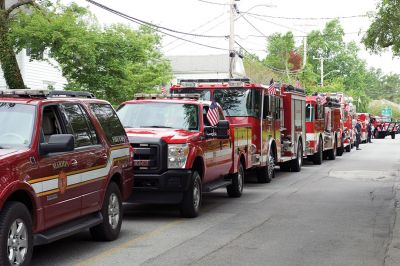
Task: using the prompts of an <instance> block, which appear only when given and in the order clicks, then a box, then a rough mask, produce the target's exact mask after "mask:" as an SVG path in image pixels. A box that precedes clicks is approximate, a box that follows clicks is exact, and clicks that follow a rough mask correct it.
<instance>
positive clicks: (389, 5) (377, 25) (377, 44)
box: [362, 0, 400, 56]
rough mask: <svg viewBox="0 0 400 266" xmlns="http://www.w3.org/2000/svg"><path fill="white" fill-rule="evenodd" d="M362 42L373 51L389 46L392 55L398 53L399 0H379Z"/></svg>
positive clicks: (399, 33)
mask: <svg viewBox="0 0 400 266" xmlns="http://www.w3.org/2000/svg"><path fill="white" fill-rule="evenodd" d="M362 42H363V43H364V45H365V47H366V48H367V49H369V50H371V51H372V52H374V53H380V52H381V51H382V50H383V49H385V48H389V47H390V48H391V49H392V52H393V54H394V55H396V56H399V55H400V1H399V0H381V1H380V2H379V3H378V5H377V12H376V14H375V17H374V19H373V21H372V23H371V25H370V27H369V29H368V30H367V32H366V34H365V35H364V37H363V39H362Z"/></svg>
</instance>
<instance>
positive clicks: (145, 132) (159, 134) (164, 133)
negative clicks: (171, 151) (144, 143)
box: [125, 128, 200, 143]
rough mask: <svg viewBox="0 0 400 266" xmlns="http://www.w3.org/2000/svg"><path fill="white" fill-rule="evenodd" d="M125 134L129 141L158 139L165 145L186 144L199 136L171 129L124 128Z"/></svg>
mask: <svg viewBox="0 0 400 266" xmlns="http://www.w3.org/2000/svg"><path fill="white" fill-rule="evenodd" d="M125 131H126V134H127V135H128V137H129V140H130V142H132V141H131V140H133V141H134V140H135V137H138V138H143V137H145V138H160V139H162V140H164V141H165V142H167V143H186V142H188V141H189V140H193V139H196V138H198V137H199V136H200V133H199V132H192V131H188V130H183V129H171V128H125Z"/></svg>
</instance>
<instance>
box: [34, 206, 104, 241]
mask: <svg viewBox="0 0 400 266" xmlns="http://www.w3.org/2000/svg"><path fill="white" fill-rule="evenodd" d="M102 222H103V216H102V215H101V213H100V212H98V213H95V214H91V215H88V216H84V217H82V218H78V219H75V220H72V221H70V222H67V223H64V224H62V225H59V226H56V227H53V228H51V229H49V230H47V231H44V232H41V233H38V234H35V235H34V237H33V244H34V245H35V246H39V245H45V244H49V243H51V242H54V241H56V240H59V239H61V238H64V237H67V236H71V235H74V234H76V233H79V232H81V231H83V230H86V229H89V228H91V227H93V226H96V225H98V224H101V223H102Z"/></svg>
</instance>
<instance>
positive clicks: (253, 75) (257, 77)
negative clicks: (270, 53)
mask: <svg viewBox="0 0 400 266" xmlns="http://www.w3.org/2000/svg"><path fill="white" fill-rule="evenodd" d="M243 64H244V69H245V71H246V74H247V76H248V77H249V78H250V80H251V81H252V82H254V83H261V84H268V83H269V81H270V80H271V79H274V80H280V79H281V75H279V74H277V73H276V72H274V71H272V70H271V69H269V68H267V67H266V66H265V65H264V64H263V63H262V62H261V61H260V60H259V59H258V58H257V57H255V56H253V55H246V56H245V57H244V60H243Z"/></svg>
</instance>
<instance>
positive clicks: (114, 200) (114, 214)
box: [108, 193, 120, 229]
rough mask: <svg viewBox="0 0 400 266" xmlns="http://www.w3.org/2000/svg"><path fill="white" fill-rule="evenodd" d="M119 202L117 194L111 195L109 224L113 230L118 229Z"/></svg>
mask: <svg viewBox="0 0 400 266" xmlns="http://www.w3.org/2000/svg"><path fill="white" fill-rule="evenodd" d="M119 216H120V213H119V200H118V197H117V195H115V193H112V194H111V195H110V200H109V202H108V222H109V223H110V225H111V228H112V229H115V228H117V226H118V222H119V218H120V217H119Z"/></svg>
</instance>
